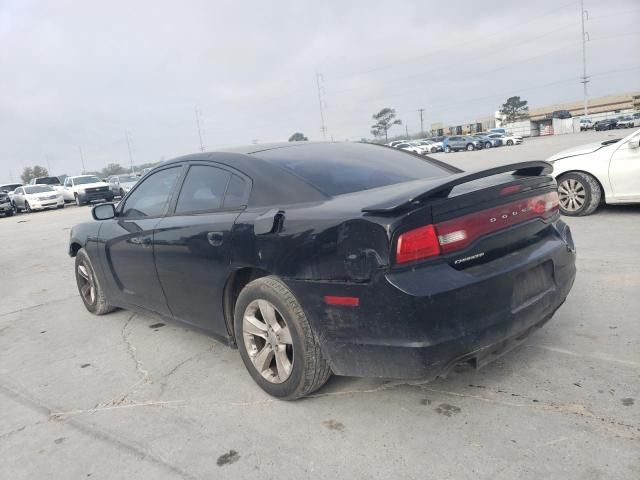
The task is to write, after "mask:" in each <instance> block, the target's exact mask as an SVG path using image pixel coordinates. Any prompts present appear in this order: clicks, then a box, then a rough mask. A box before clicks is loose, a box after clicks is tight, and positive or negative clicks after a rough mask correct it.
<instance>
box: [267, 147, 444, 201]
mask: <svg viewBox="0 0 640 480" xmlns="http://www.w3.org/2000/svg"><path fill="white" fill-rule="evenodd" d="M255 155H256V156H258V157H259V158H262V159H263V160H266V161H268V162H270V163H273V164H276V165H278V166H279V167H282V168H284V169H286V170H288V171H290V172H291V173H294V174H295V175H297V176H298V177H301V178H302V179H304V180H305V181H306V182H307V183H309V184H311V185H313V186H314V187H316V188H317V189H318V190H320V191H321V192H323V193H325V194H327V195H331V196H334V195H343V194H345V193H352V192H359V191H362V190H369V189H371V188H377V187H384V186H387V185H393V184H395V183H401V182H407V181H410V180H417V179H419V178H434V177H442V176H446V175H448V174H450V173H451V172H450V171H448V170H446V169H445V168H444V167H441V166H439V165H437V164H435V163H432V162H431V161H429V160H428V159H422V158H419V157H416V156H415V155H411V154H408V153H405V152H403V151H402V150H398V149H391V148H381V147H379V146H376V145H367V144H355V143H345V144H341V145H337V144H315V145H307V146H305V147H299V148H276V149H272V150H266V151H263V152H259V153H257V154H255Z"/></svg>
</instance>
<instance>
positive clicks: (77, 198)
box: [73, 193, 82, 207]
mask: <svg viewBox="0 0 640 480" xmlns="http://www.w3.org/2000/svg"><path fill="white" fill-rule="evenodd" d="M73 198H74V200H75V202H76V206H78V207H80V206H82V202H80V197H78V194H77V193H74V194H73Z"/></svg>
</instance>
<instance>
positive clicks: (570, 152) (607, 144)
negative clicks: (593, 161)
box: [547, 139, 620, 162]
mask: <svg viewBox="0 0 640 480" xmlns="http://www.w3.org/2000/svg"><path fill="white" fill-rule="evenodd" d="M619 141H620V139H616V140H605V141H604V142H595V143H588V144H586V145H580V146H578V147H572V148H568V149H566V150H562V151H561V152H558V153H556V154H555V155H552V156H551V157H549V158H548V159H547V162H555V161H556V160H560V159H561V158H567V157H575V156H578V155H587V154H589V153H593V152H596V151H598V150H600V149H602V148H611V147H612V146H613V145H615V144H616V143H618V142H619Z"/></svg>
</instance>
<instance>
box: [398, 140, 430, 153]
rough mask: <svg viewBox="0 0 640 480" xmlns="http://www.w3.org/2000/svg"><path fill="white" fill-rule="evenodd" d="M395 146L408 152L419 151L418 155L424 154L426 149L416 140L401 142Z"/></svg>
mask: <svg viewBox="0 0 640 480" xmlns="http://www.w3.org/2000/svg"><path fill="white" fill-rule="evenodd" d="M395 148H399V149H400V150H406V151H407V152H413V153H417V154H418V155H422V154H423V153H425V151H426V150H425V148H424V147H423V146H422V145H418V144H417V143H416V142H403V143H399V144H397V145H396V146H395Z"/></svg>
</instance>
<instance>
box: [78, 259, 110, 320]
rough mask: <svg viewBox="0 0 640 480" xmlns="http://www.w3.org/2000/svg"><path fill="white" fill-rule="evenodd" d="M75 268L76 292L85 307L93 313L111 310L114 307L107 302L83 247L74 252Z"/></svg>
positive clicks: (104, 312)
mask: <svg viewBox="0 0 640 480" xmlns="http://www.w3.org/2000/svg"><path fill="white" fill-rule="evenodd" d="M75 270H76V284H77V285H78V292H79V293H80V298H81V299H82V303H84V306H85V307H86V309H87V310H89V311H90V312H91V313H93V314H94V315H104V314H106V313H110V312H113V311H114V310H115V307H114V306H112V305H110V304H109V303H108V302H107V299H106V297H105V295H104V290H103V289H102V285H100V281H99V280H98V277H97V276H96V272H95V269H94V268H93V264H92V263H91V259H90V258H89V255H88V254H87V251H86V250H85V249H84V248H81V249H80V250H78V253H77V254H76V263H75Z"/></svg>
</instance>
